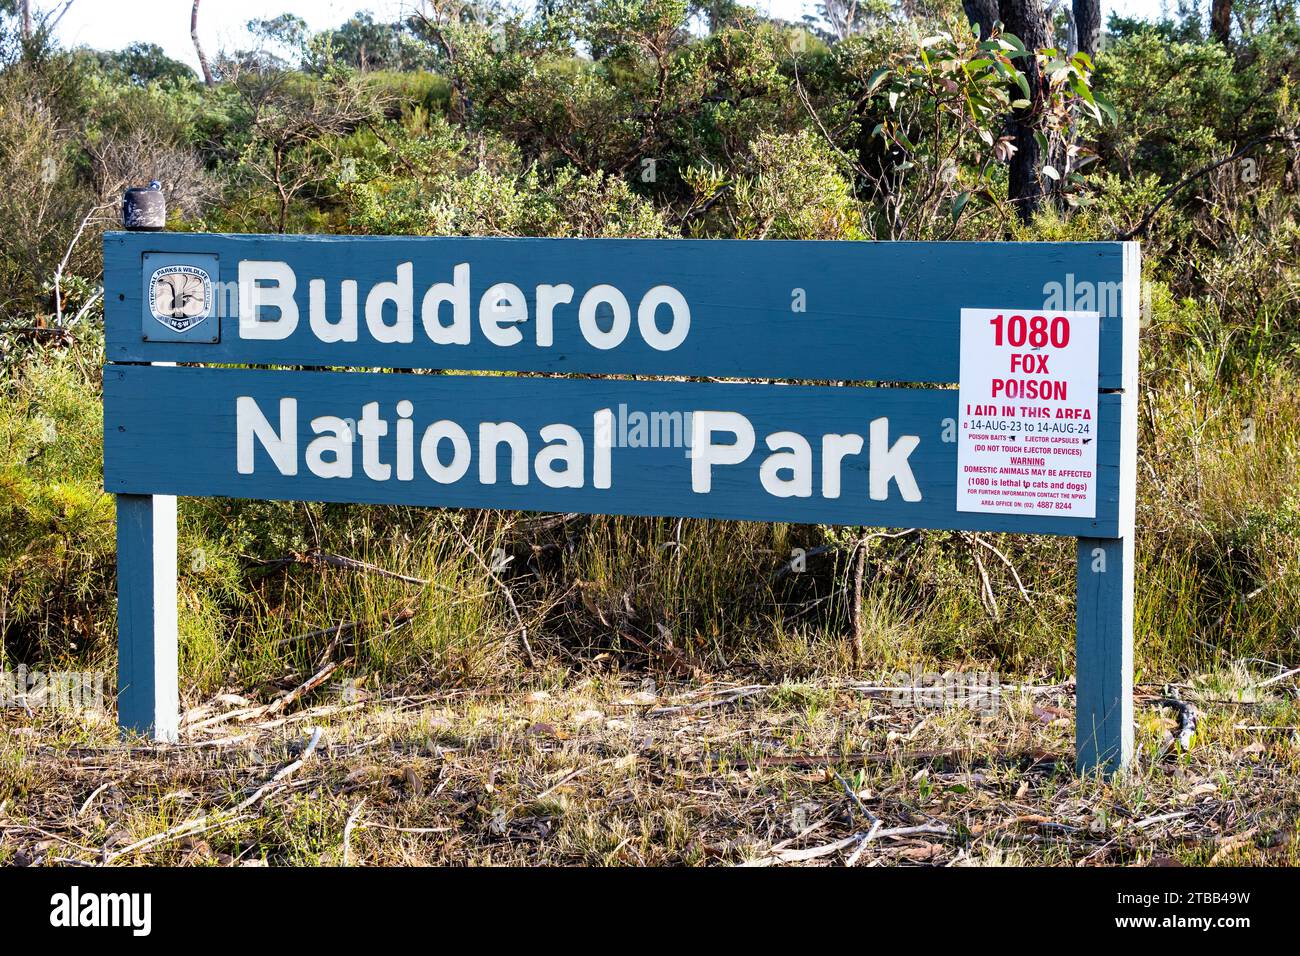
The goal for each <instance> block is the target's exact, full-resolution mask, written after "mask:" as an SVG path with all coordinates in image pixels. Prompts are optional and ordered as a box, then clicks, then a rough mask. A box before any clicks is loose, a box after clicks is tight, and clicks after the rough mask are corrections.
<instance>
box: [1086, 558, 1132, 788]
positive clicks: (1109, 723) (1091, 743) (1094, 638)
mask: <svg viewBox="0 0 1300 956" xmlns="http://www.w3.org/2000/svg"><path fill="white" fill-rule="evenodd" d="M1078 551H1079V553H1078V602H1077V611H1076V613H1077V614H1078V620H1077V624H1076V639H1075V655H1076V661H1075V698H1076V708H1075V731H1074V734H1075V736H1074V739H1075V754H1076V763H1077V766H1078V768H1079V771H1080V772H1081V773H1082V772H1086V771H1089V770H1093V769H1095V768H1102V769H1105V770H1116V769H1119V768H1120V767H1123V766H1125V765H1127V764H1128V762H1129V761H1130V760H1131V759H1132V757H1133V536H1132V535H1129V536H1128V537H1126V538H1118V539H1117V538H1080V539H1079V548H1078Z"/></svg>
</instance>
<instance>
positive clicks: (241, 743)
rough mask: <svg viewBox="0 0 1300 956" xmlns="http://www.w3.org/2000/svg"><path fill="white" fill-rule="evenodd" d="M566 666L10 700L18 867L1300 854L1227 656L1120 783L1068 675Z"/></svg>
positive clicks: (1270, 706) (1275, 715) (1259, 857)
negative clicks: (139, 720)
mask: <svg viewBox="0 0 1300 956" xmlns="http://www.w3.org/2000/svg"><path fill="white" fill-rule="evenodd" d="M554 678H555V679H554V680H552V681H551V682H550V683H549V684H548V683H547V681H546V680H545V679H542V680H540V681H539V682H538V683H537V684H536V685H535V686H536V687H537V688H538V689H534V690H531V691H519V692H511V693H496V692H486V691H479V692H471V691H464V690H461V691H448V692H446V693H435V694H425V695H421V696H393V695H391V694H378V693H377V694H374V695H372V696H368V695H367V694H366V693H365V692H361V693H360V696H359V699H350V698H351V696H352V695H353V694H354V693H355V691H348V692H347V694H346V695H345V697H344V698H343V699H340V698H339V697H338V696H337V694H338V692H339V690H340V688H339V687H338V686H335V687H333V688H328V687H327V688H322V689H321V690H320V691H318V692H317V693H316V696H315V699H314V700H312V699H306V698H304V699H303V700H304V701H305V703H303V702H302V701H300V702H299V703H300V704H301V707H300V708H299V709H297V710H295V709H293V707H292V706H291V707H288V708H285V709H284V711H283V712H280V713H276V714H274V715H273V716H267V715H263V716H262V717H260V718H258V719H252V720H246V721H242V722H241V721H240V720H238V719H227V720H225V721H221V722H217V723H210V721H211V720H212V718H213V717H214V716H216V717H219V716H221V715H223V714H228V713H234V712H235V711H237V710H240V709H247V708H246V706H245V705H243V704H241V702H239V701H237V700H233V699H228V700H225V701H214V702H212V704H211V705H209V706H208V707H205V708H203V709H200V710H197V711H195V712H194V713H193V714H192V715H191V716H190V719H189V727H190V728H191V729H187V730H184V731H183V736H182V743H181V744H180V745H179V746H172V747H166V746H163V747H152V746H148V745H143V744H141V743H139V742H136V743H135V744H134V745H119V744H118V743H117V741H116V739H115V731H114V729H113V727H112V725H111V723H110V722H109V721H108V720H107V718H101V719H99V720H96V721H75V722H73V721H70V720H69V719H68V718H67V717H62V718H60V717H57V716H55V715H52V714H50V713H49V712H42V711H36V712H35V713H34V714H32V715H28V714H24V713H23V712H22V711H21V710H12V709H10V710H8V711H6V712H4V713H3V715H0V728H2V731H0V863H5V864H40V863H46V864H49V863H70V862H76V863H83V864H92V865H93V864H98V863H101V862H104V861H108V862H112V863H118V864H180V865H252V864H263V863H268V864H272V865H281V864H297V865H338V864H341V863H344V862H345V861H346V862H348V863H351V864H356V865H391V864H513V865H529V866H532V865H544V864H594V865H613V864H632V865H640V864H649V865H664V864H673V865H675V864H685V865H712V864H721V865H731V864H741V863H749V864H761V865H770V864H807V865H840V864H843V863H845V862H849V861H852V862H853V863H854V864H856V865H858V866H874V865H884V864H913V865H916V864H919V865H1002V864H1026V865H1037V864H1049V865H1114V864H1143V863H1153V862H1166V863H1168V862H1178V863H1183V864H1214V865H1218V864H1228V863H1232V864H1245V865H1294V864H1296V863H1297V862H1300V849H1297V847H1300V841H1297V839H1296V838H1297V835H1298V834H1297V820H1298V819H1300V775H1298V774H1297V769H1298V767H1300V743H1298V738H1297V733H1296V726H1297V725H1298V724H1300V707H1298V706H1297V704H1296V701H1295V696H1294V686H1293V684H1291V683H1290V681H1277V682H1274V683H1272V684H1270V685H1268V686H1267V687H1265V688H1262V689H1261V688H1260V687H1259V683H1260V682H1259V681H1258V680H1257V679H1251V678H1250V677H1249V675H1247V674H1246V673H1245V672H1244V671H1236V672H1231V673H1225V674H1220V675H1216V676H1215V677H1214V678H1213V679H1212V680H1204V681H1201V682H1198V684H1197V685H1196V686H1194V687H1188V688H1185V689H1184V690H1183V694H1184V696H1185V697H1186V698H1187V699H1191V700H1197V701H1199V708H1200V710H1201V712H1202V719H1201V722H1200V726H1199V727H1198V733H1197V737H1196V740H1195V742H1194V744H1193V746H1192V748H1191V750H1190V751H1189V752H1186V753H1172V754H1166V755H1164V756H1162V755H1161V754H1162V751H1163V750H1164V748H1165V739H1166V737H1167V736H1168V731H1169V729H1170V728H1171V726H1172V724H1173V721H1172V719H1171V716H1170V714H1169V713H1168V712H1165V711H1162V710H1160V709H1159V708H1158V707H1155V706H1152V703H1153V701H1154V697H1155V696H1158V695H1157V694H1155V693H1154V689H1148V691H1152V692H1150V693H1145V694H1143V695H1142V696H1140V698H1139V715H1138V716H1139V758H1138V760H1137V761H1136V764H1135V767H1134V769H1133V770H1132V772H1130V773H1129V774H1127V775H1126V776H1124V777H1123V778H1121V779H1116V780H1115V781H1113V782H1111V783H1105V782H1103V781H1101V780H1099V779H1096V778H1082V779H1081V778H1078V777H1076V776H1075V775H1074V774H1073V772H1072V769H1071V766H1070V764H1071V762H1072V759H1073V754H1072V737H1073V714H1072V712H1071V710H1070V709H1069V708H1070V705H1071V695H1070V688H1069V687H1068V686H1063V687H1046V688H1039V689H1036V690H1034V691H1032V692H1028V691H1024V690H1019V691H1017V690H1012V689H1008V690H1005V691H1004V694H1003V697H1002V700H1001V703H1000V706H999V707H998V708H997V710H996V712H995V713H993V714H991V715H988V716H982V715H980V714H978V713H976V712H974V711H971V710H967V709H962V708H950V709H930V708H917V707H915V706H896V705H895V704H894V703H891V702H890V700H888V699H887V698H882V697H881V696H879V695H878V694H876V693H874V692H872V691H868V690H864V689H863V685H861V684H859V683H854V682H847V681H842V680H829V679H827V680H822V681H816V682H810V683H803V684H777V685H765V684H737V683H734V682H732V683H711V684H705V685H701V684H694V685H673V686H671V687H662V686H661V687H658V688H655V687H654V686H653V685H651V684H649V683H648V682H647V683H644V684H642V683H637V682H636V681H626V680H621V679H619V678H617V677H613V676H609V677H592V678H588V679H584V680H575V679H573V678H572V677H569V678H566V679H563V680H567V682H562V675H561V674H560V672H556V674H555V675H554ZM1228 700H1237V701H1249V702H1244V703H1242V702H1239V703H1225V701H1228ZM205 721H206V722H209V723H208V724H207V726H202V727H200V726H199V724H200V722H205ZM316 727H319V728H322V731H323V732H322V734H321V737H320V740H319V744H318V746H317V747H316V748H315V749H314V751H312V752H310V753H309V754H308V755H306V757H305V759H304V756H303V751H304V745H305V743H306V741H307V740H308V738H309V737H311V735H312V730H313V728H316ZM295 760H302V761H303V762H302V765H301V766H300V767H298V768H296V770H293V771H291V772H290V773H289V774H285V773H283V772H282V771H283V769H284V768H285V767H286V766H288V765H291V764H292V763H293V762H294V761H295ZM268 783H269V786H268ZM850 792H852V795H850ZM253 798H256V799H253ZM250 801H251V802H250ZM876 821H878V822H876ZM873 826H874V827H875V833H874V835H873V836H872V838H871V839H870V840H864V839H863V837H864V835H866V834H868V833H870V832H871V831H872V829H873ZM918 827H919V828H921V829H920V830H916V829H914V828H918ZM170 828H176V830H177V832H176V833H175V834H174V835H166V834H167V833H168V831H169V829H170ZM908 831H910V832H908ZM160 836H162V838H161V839H153V840H151V842H149V843H147V844H146V845H145V846H143V847H140V848H138V849H131V847H132V845H133V844H138V843H140V842H141V841H146V840H150V838H158V837H160Z"/></svg>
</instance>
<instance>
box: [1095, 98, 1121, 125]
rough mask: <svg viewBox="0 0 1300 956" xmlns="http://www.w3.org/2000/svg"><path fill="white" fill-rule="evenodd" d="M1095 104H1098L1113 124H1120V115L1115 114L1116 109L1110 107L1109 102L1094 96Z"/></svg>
mask: <svg viewBox="0 0 1300 956" xmlns="http://www.w3.org/2000/svg"><path fill="white" fill-rule="evenodd" d="M1093 102H1095V103H1096V104H1097V108H1098V109H1100V110H1101V111H1102V112H1103V113H1105V114H1106V118H1107V119H1109V120H1110V121H1111V122H1112V123H1115V124H1116V125H1118V124H1119V114H1118V113H1116V112H1115V107H1113V106H1111V105H1110V101H1109V100H1107V99H1105V98H1104V97H1101V96H1096V95H1095V94H1094V96H1093Z"/></svg>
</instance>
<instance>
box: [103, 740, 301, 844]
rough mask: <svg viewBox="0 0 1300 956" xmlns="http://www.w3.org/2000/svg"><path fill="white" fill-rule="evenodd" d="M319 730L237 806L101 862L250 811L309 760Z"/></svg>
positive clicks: (199, 819) (196, 819) (168, 831)
mask: <svg viewBox="0 0 1300 956" xmlns="http://www.w3.org/2000/svg"><path fill="white" fill-rule="evenodd" d="M321 733H322V731H321V728H319V727H317V728H316V731H315V732H314V733H313V734H312V735H311V741H310V742H309V743H308V744H307V746H306V747H305V748H304V749H303V752H302V755H301V756H300V757H299V758H298V759H297V760H295V761H293V762H292V763H289V764H286V765H285V766H283V767H281V768H280V769H279V770H277V771H276V772H275V773H274V774H273V775H272V776H271V779H270V780H268V781H266V783H264V784H262V785H261V786H260V787H258V788H257V789H256V790H255V791H253V794H252V796H250V797H247V798H246V799H244V800H243V801H241V802H240V803H239V804H237V805H236V806H234V807H232V808H230V809H229V810H220V811H218V812H216V813H211V814H208V813H205V814H203V815H202V816H200V817H195V818H194V819H192V820H187V821H186V822H184V823H178V824H177V825H176V826H174V827H171V828H169V829H167V830H163V831H162V832H161V833H155V834H153V835H152V836H147V837H145V838H144V839H143V840H137V841H136V842H135V843H132V844H131V845H130V846H126V847H123V848H122V849H120V850H117V851H115V852H113V853H103V864H104V865H105V866H107V865H109V864H110V863H113V862H116V861H117V860H120V859H121V858H122V857H124V856H126V855H128V854H130V853H138V852H139V851H140V850H147V849H150V848H152V847H155V846H158V845H159V844H160V843H167V842H169V841H171V840H175V839H178V838H179V837H183V836H189V835H190V834H192V833H202V832H203V831H205V830H210V829H211V828H212V827H215V826H220V825H221V824H222V823H227V822H232V821H233V819H234V818H237V817H239V816H240V815H241V814H242V813H243V812H244V811H245V810H249V809H251V808H253V807H254V806H256V805H257V804H258V803H259V802H261V800H262V798H263V797H265V796H266V795H267V794H268V793H270V792H271V790H272V789H273V788H275V787H276V786H277V785H279V784H281V783H283V782H284V781H285V780H287V779H288V778H289V777H291V776H293V774H295V773H296V772H297V771H298V769H299V768H300V767H301V766H302V765H303V764H304V763H306V762H307V761H308V760H309V759H311V755H312V754H313V753H315V752H316V745H317V744H319V743H320V738H321ZM101 852H102V851H101Z"/></svg>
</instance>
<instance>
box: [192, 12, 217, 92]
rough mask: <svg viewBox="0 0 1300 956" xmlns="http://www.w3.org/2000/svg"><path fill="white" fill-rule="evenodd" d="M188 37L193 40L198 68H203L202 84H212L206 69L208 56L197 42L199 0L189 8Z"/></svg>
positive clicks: (209, 73) (210, 75)
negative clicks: (197, 56)
mask: <svg viewBox="0 0 1300 956" xmlns="http://www.w3.org/2000/svg"><path fill="white" fill-rule="evenodd" d="M190 39H191V40H193V41H194V52H195V53H197V54H198V55H199V68H200V69H201V70H203V85H204V86H209V87H210V86H212V71H211V70H210V69H208V58H207V57H206V56H204V55H203V44H202V43H200V42H199V0H194V6H193V7H191V8H190Z"/></svg>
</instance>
